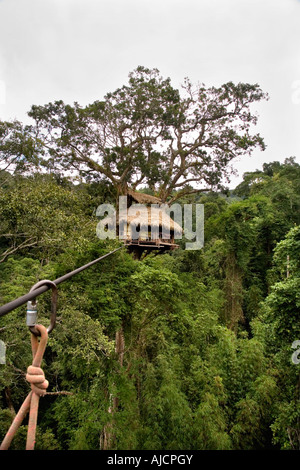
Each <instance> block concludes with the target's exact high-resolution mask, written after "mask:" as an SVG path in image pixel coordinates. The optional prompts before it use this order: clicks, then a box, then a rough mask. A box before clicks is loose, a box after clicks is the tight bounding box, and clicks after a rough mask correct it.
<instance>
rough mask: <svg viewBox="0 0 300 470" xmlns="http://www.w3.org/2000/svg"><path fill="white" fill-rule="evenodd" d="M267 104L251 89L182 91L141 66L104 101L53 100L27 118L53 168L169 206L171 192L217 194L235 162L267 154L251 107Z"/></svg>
mask: <svg viewBox="0 0 300 470" xmlns="http://www.w3.org/2000/svg"><path fill="white" fill-rule="evenodd" d="M266 98H267V95H266V94H265V93H263V91H262V90H261V89H260V87H259V86H258V85H257V84H255V85H250V84H247V83H239V84H237V85H235V84H234V83H232V82H228V83H225V84H224V85H222V86H220V87H218V88H217V87H205V86H204V85H203V84H197V85H193V84H192V83H191V81H190V80H189V79H188V78H187V79H185V81H184V84H183V85H182V88H181V90H178V89H175V88H174V87H173V86H172V84H171V80H170V79H169V78H167V79H164V78H163V77H162V76H161V75H160V73H159V71H158V70H157V69H152V70H151V69H147V68H145V67H138V68H137V69H136V70H134V71H133V72H131V73H130V74H129V81H128V84H127V85H124V86H122V87H121V88H119V89H117V90H116V91H114V92H110V93H107V94H106V96H105V97H104V99H103V100H102V101H95V102H94V103H92V104H90V105H88V106H85V107H82V106H80V105H79V104H78V103H74V105H73V106H71V105H69V104H65V103H64V102H63V101H55V102H54V103H49V104H47V105H44V106H36V105H35V106H32V108H31V110H30V112H29V113H28V114H29V116H30V117H31V118H33V119H34V121H35V125H34V126H32V129H31V132H32V135H34V136H35V138H36V139H38V140H37V141H38V142H39V143H40V144H41V145H42V146H43V156H44V163H45V164H46V165H47V166H48V167H50V168H54V169H63V170H72V169H73V170H74V171H77V172H78V173H79V174H80V175H82V176H84V177H89V178H99V176H101V177H104V178H105V179H107V180H108V181H109V182H110V183H111V184H112V185H113V187H114V188H115V191H116V194H117V195H118V194H124V193H126V188H127V187H128V186H130V187H132V188H133V189H135V188H136V187H138V185H140V184H143V185H146V186H147V187H149V188H150V189H152V190H153V191H154V192H155V193H156V194H157V195H158V196H159V197H160V198H161V199H162V200H163V201H166V200H171V199H172V193H173V191H176V193H177V194H176V198H178V197H180V196H182V195H183V194H185V193H191V192H194V191H195V190H198V191H199V190H204V189H205V190H207V189H208V188H209V189H212V188H218V187H219V186H220V185H221V183H222V181H223V179H224V178H226V177H228V176H229V174H230V171H231V169H230V165H229V164H230V162H231V161H232V160H233V159H234V158H235V157H239V156H243V155H246V154H250V153H251V151H252V150H253V149H254V148H256V147H259V148H260V149H264V148H265V145H264V141H263V139H262V137H261V136H260V135H259V134H253V133H252V131H253V129H252V128H253V126H254V125H255V124H256V122H257V117H256V115H255V114H253V113H252V112H251V109H250V108H251V105H252V104H253V103H255V102H259V101H260V100H262V99H266Z"/></svg>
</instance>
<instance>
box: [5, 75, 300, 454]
mask: <svg viewBox="0 0 300 470" xmlns="http://www.w3.org/2000/svg"><path fill="white" fill-rule="evenodd" d="M146 73H147V74H148V75H149V71H148V72H147V71H146ZM143 80H144V81H141V80H140V81H139V82H138V81H137V78H136V77H135V78H134V77H133V76H132V78H131V85H130V86H128V87H126V88H125V87H124V89H120V90H117V92H115V94H109V95H108V96H107V99H106V102H105V103H103V102H97V103H95V104H94V105H93V106H92V105H91V106H89V107H87V108H84V109H83V108H80V107H79V105H76V106H75V107H74V108H71V107H68V108H67V107H64V105H63V103H62V102H57V103H56V105H55V106H54V105H53V104H52V105H51V106H50V105H48V107H44V108H42V107H40V108H39V107H33V108H32V111H31V116H32V117H33V118H34V119H35V120H36V122H37V126H36V127H35V128H34V130H33V128H29V127H27V128H26V127H23V126H22V125H21V124H20V123H17V122H14V123H10V124H8V123H2V127H1V132H2V134H1V135H2V146H1V151H2V154H1V155H2V162H4V163H5V164H4V165H3V167H2V170H1V171H0V221H1V226H0V279H1V282H0V304H1V305H2V304H5V303H6V302H9V301H11V300H13V299H14V298H16V297H19V296H21V295H23V294H24V293H26V292H28V291H29V290H30V288H31V287H32V286H33V285H34V284H35V283H36V282H37V281H38V280H40V279H52V280H54V279H56V278H58V277H59V276H62V275H63V274H65V273H67V272H69V271H71V270H73V269H75V268H77V267H79V266H81V265H84V264H86V263H88V262H89V261H91V260H93V259H96V258H98V257H99V256H101V255H102V254H105V253H107V252H109V251H110V250H113V249H114V248H117V247H119V246H120V245H121V243H120V242H119V241H118V240H99V239H98V238H97V236H96V226H97V222H98V219H97V216H96V209H97V207H98V206H99V205H100V204H101V203H105V202H111V203H114V202H115V200H116V196H117V195H119V194H121V193H122V188H124V185H126V184H131V186H134V187H136V188H137V189H139V188H141V189H139V190H140V191H144V192H148V193H149V194H154V193H155V194H158V192H157V188H158V187H159V188H160V193H159V195H160V197H161V198H162V199H163V200H170V199H171V198H172V200H176V201H177V202H178V203H180V204H185V203H189V204H192V203H193V204H196V203H199V204H204V211H205V244H204V247H203V248H202V249H201V250H195V251H192V250H191V251H189V250H185V249H184V239H183V240H179V241H178V243H179V245H180V247H179V248H178V249H177V250H174V251H171V252H168V253H165V254H163V255H159V256H155V255H154V254H151V255H149V256H146V257H145V258H143V259H142V260H137V259H134V257H133V256H132V255H131V254H130V253H128V252H127V251H126V249H121V250H120V251H118V252H117V253H115V254H114V255H112V256H111V257H109V258H107V259H104V260H103V261H102V262H101V263H98V264H96V265H94V266H93V267H91V268H90V269H88V270H86V271H83V272H82V273H80V274H78V275H76V276H74V277H73V278H72V280H70V281H68V282H65V283H63V284H61V285H60V286H59V294H58V313H57V315H58V318H57V325H56V328H55V329H54V330H53V332H52V333H51V334H50V335H49V341H48V345H47V349H46V352H45V355H44V361H43V370H44V372H45V376H46V378H47V380H48V381H49V387H48V392H49V393H48V394H47V395H46V396H45V397H43V398H42V399H41V401H40V407H39V416H38V428H37V439H36V449H40V450H74V449H78V450H81V449H90V450H97V449H116V450H118V449H119V450H127V449H128V450H146V449H156V450H160V449H161V450H166V449H168V450H172V449H174V450H181V449H186V450H192V449H196V450H221V449H226V450H227V449H233V450H249V449H282V450H285V449H299V448H300V401H299V399H300V379H299V360H298V357H297V355H296V356H295V350H293V348H292V345H293V343H294V342H295V341H296V340H300V322H299V313H300V165H299V164H298V163H296V161H295V158H292V157H290V158H286V160H285V161H284V163H279V162H272V163H266V164H264V165H263V169H262V170H257V171H255V172H248V173H245V174H244V176H243V181H242V183H240V184H239V185H238V186H237V187H236V188H235V189H234V190H228V189H227V190H226V189H224V188H222V187H221V184H220V181H221V177H223V176H224V172H225V168H227V166H228V163H229V162H230V161H231V159H232V158H233V157H234V156H235V155H236V154H239V151H241V155H242V153H243V152H244V151H245V150H247V149H248V148H249V149H251V148H252V147H254V146H257V145H259V146H261V147H263V141H262V139H261V138H260V137H259V136H252V137H251V136H250V135H249V133H248V132H247V136H246V137H245V135H246V134H243V135H241V134H238V132H237V131H236V132H235V131H234V130H233V128H230V123H231V122H233V119H234V116H233V114H234V111H232V108H231V111H230V112H228V111H226V112H225V111H224V110H225V108H226V104H225V100H227V101H228V103H229V104H230V105H232V102H233V100H232V96H233V95H234V97H235V100H236V101H235V102H236V103H238V102H239V103H241V100H242V96H244V97H246V98H245V101H247V102H249V101H250V98H249V96H250V94H251V96H252V99H253V100H259V99H261V98H262V95H261V93H259V92H258V89H257V87H253V88H250V86H249V85H248V86H246V85H244V86H243V87H242V86H240V88H238V89H237V88H234V86H233V84H230V85H227V87H225V88H222V90H221V89H219V90H216V89H214V90H211V91H210V92H211V93H212V95H211V97H209V92H206V96H205V99H204V97H203V96H204V94H205V93H204V89H202V95H201V96H202V98H201V103H204V101H205V100H206V104H207V102H208V101H209V103H210V104H209V106H211V108H210V109H211V114H210V116H206V117H207V120H206V123H204V120H203V114H202V115H201V116H202V118H201V119H200V118H199V119H198V115H197V113H196V111H195V109H196V107H195V102H193V103H192V100H191V99H190V101H188V99H186V100H185V101H180V100H179V97H178V95H177V94H176V93H175V92H174V90H173V89H172V88H171V86H170V83H169V82H167V81H165V82H162V81H160V82H159V85H160V87H161V88H159V87H158V86H157V83H156V82H155V80H158V79H157V77H156V78H155V79H154V78H153V76H152V75H151V79H149V80H148V81H147V84H150V85H151V87H152V88H147V93H148V95H149V96H150V95H151V93H152V95H151V96H150V98H151V103H152V104H153V103H154V102H155V107H154V108H153V109H151V108H150V107H147V106H146V104H145V103H146V98H145V95H143V96H142V92H141V83H142V85H143V86H144V84H145V83H146V82H145V78H144V79H143ZM153 80H154V81H153ZM154 85H155V87H154ZM133 87H135V95H134V94H133V93H132V89H133ZM158 90H160V93H158ZM138 92H139V93H140V94H138ZM187 92H188V94H189V97H191V96H192V93H191V85H190V84H187ZM153 93H154V95H155V96H153ZM125 94H126V96H125ZM137 95H138V96H142V98H143V100H142V101H141V102H142V103H143V106H142V107H141V105H140V104H139V106H140V107H139V108H138V109H139V113H141V114H140V115H138V117H137V110H136V109H135V110H134V112H133V111H132V113H133V114H132V115H131V116H129V111H128V109H130V110H131V109H132V108H130V106H128V103H129V101H128V100H129V99H132V97H133V96H137ZM148 95H147V96H148ZM216 95H218V103H221V104H220V106H219V107H218V106H217V105H216ZM149 96H148V97H149ZM124 97H125V98H126V100H127V101H126V106H125V101H122V102H121V99H122V100H125V98H124ZM128 97H129V98H128ZM150 98H149V100H150ZM154 98H155V100H156V101H155V100H154ZM163 99H164V100H165V99H167V100H168V103H169V105H170V103H171V107H170V106H169V105H168V106H169V107H167V106H165V107H164V104H163V103H162V100H163ZM238 100H240V101H238ZM191 103H192V104H193V106H194V107H195V109H194V108H193V113H194V114H193V116H194V118H193V119H192V117H191V114H190V110H189V111H188V112H187V114H186V116H188V117H186V116H185V118H186V119H185V120H184V114H183V111H182V110H184V112H186V110H187V104H191ZM213 103H214V104H213ZM106 106H107V107H108V108H109V110H108V111H107V109H106ZM153 106H154V105H153ZM209 106H208V107H207V109H209ZM236 106H238V105H236ZM212 107H213V108H212ZM145 109H146V110H147V113H144V114H143V112H142V111H141V110H145ZM158 109H159V110H163V111H161V113H160V114H159V113H158V112H157V110H158ZM170 109H171V111H172V112H171V111H170ZM101 113H103V116H104V115H105V116H106V119H107V120H108V117H107V116H108V113H110V115H109V119H110V120H111V122H113V123H114V126H113V125H112V126H111V128H109V126H108V124H107V122H106V123H105V129H106V130H107V133H108V131H110V132H111V141H112V142H113V131H112V128H113V129H115V132H116V135H118V136H119V137H120V142H121V144H122V143H124V141H125V137H124V134H123V135H122V132H123V131H124V132H129V123H128V122H127V124H126V119H127V121H129V119H131V122H132V123H133V127H132V128H134V129H135V131H136V133H135V138H134V139H132V140H131V142H130V143H128V141H127V142H125V144H124V146H123V147H122V145H117V144H116V142H113V144H112V145H111V146H110V148H109V151H108V150H107V148H108V147H109V146H108V144H107V142H106V147H105V151H106V153H105V156H106V160H105V159H103V162H104V163H103V162H102V165H100V163H99V162H98V163H95V162H94V161H93V160H92V159H91V155H92V154H93V153H94V152H95V149H94V147H93V145H94V143H93V142H94V140H93V136H92V129H93V126H94V124H95V120H96V119H99V120H101V119H103V116H102V114H101ZM126 113H127V114H126ZM134 113H135V114H134ZM172 113H173V114H172ZM236 113H237V114H239V117H241V113H242V122H243V126H244V127H243V129H242V130H243V131H244V130H245V129H246V125H247V119H248V121H249V123H250V121H251V122H252V121H253V119H252V118H251V116H250V114H249V113H248V111H247V110H246V111H245V105H243V106H240V109H238V110H237V108H236ZM121 114H122V115H124V116H125V118H124V119H123V121H122V120H121V118H120V115H121ZM200 114H201V113H200V112H199V116H200ZM91 115H92V116H93V122H92V123H91V122H87V121H88V119H90V116H91ZM195 116H196V117H195ZM197 119H198V121H197ZM153 120H155V123H154V122H153ZM192 120H193V122H192ZM213 120H215V121H216V123H217V125H216V126H215V128H214V129H213V127H212V126H213V124H212V122H213ZM46 121H47V122H46ZM150 121H151V122H150ZM196 121H197V122H196ZM124 122H125V124H124ZM137 122H139V126H138V125H137ZM62 123H63V124H64V125H65V126H66V125H68V126H69V127H68V132H67V131H66V132H65V133H64V134H63V133H62V134H61V137H60V141H59V142H58V141H57V136H56V135H55V132H56V128H57V127H58V124H60V125H62ZM66 123H67V124H66ZM159 123H163V125H162V126H161V128H160V131H159V132H158V131H157V133H156V134H155V132H156V131H155V129H158V126H159ZM154 124H155V125H154ZM142 125H143V129H142ZM184 125H186V126H187V127H186V128H185V130H183V126H184ZM205 125H207V128H208V130H209V137H207V139H206V148H208V147H209V148H210V149H213V150H214V152H215V153H214V155H212V154H210V156H209V154H208V153H207V152H204V151H203V148H204V140H202V141H201V142H200V140H199V136H200V135H201V137H203V134H204V129H205ZM117 126H118V127H117ZM171 126H173V129H176V130H177V131H176V132H175V133H174V134H173V135H171V132H170V127H171ZM197 126H198V127H199V129H198V131H199V134H198V137H195V139H194V141H193V143H191V141H190V140H189V139H188V138H187V139H186V140H184V138H185V137H187V130H191V129H192V131H193V132H195V131H196V130H197ZM137 128H138V129H137ZM41 129H42V133H40V134H39V135H38V132H37V131H40V130H41ZM65 129H66V127H65ZM103 129H104V127H103ZM178 129H180V130H181V131H180V132H179V130H178ZM131 130H132V129H131ZM240 130H241V128H240ZM34 131H35V134H34ZM100 134H101V133H100V132H99V135H98V137H99V136H100V137H101V135H104V134H101V135H100ZM154 134H155V135H154ZM4 135H5V137H6V140H5V139H4V137H3V136H4ZM128 135H129V134H127V135H126V137H128ZM174 135H176V136H177V144H178V149H177V150H178V154H177V156H176V158H177V157H178V155H180V158H181V164H180V165H178V166H177V167H176V165H175V162H176V158H175V157H174V159H173V162H172V165H171V164H170V160H172V155H175V153H172V152H171V151H170V149H171V150H172V151H173V150H174V148H175V143H174V142H175V139H174ZM20 136H21V137H22V138H21V137H20ZM33 136H34V138H33ZM84 136H86V138H85V139H84ZM149 136H150V137H149ZM158 136H159V138H161V139H162V140H163V141H164V143H167V144H168V145H169V146H167V145H166V146H165V151H164V152H165V153H163V152H161V153H159V152H158V151H157V150H156V151H154V150H153V146H152V147H151V150H149V149H150V147H149V145H150V143H149V142H150V140H151V139H150V138H153V141H155V142H156V143H157V139H158ZM100 137H99V139H100ZM146 137H147V138H146ZM179 137H181V138H182V139H181V140H180V141H179ZM89 138H90V140H89ZM20 139H21V140H22V151H21V150H20ZM55 139H56V142H54V140H55ZM222 139H223V140H222ZM216 142H217V143H218V145H219V147H216V145H217V144H216ZM198 144H199V145H198ZM214 146H215V147H214ZM92 147H93V148H92ZM99 148H100V144H99ZM182 149H185V150H186V151H185V153H184V152H183V150H182ZM187 149H188V150H187ZM183 154H184V155H185V157H186V159H185V160H184V161H185V163H187V165H186V167H185V170H184V171H182V168H183V166H182V165H183V163H182V162H183V157H182V155H183ZM224 154H226V155H227V157H226V158H225V157H224ZM132 155H134V158H132ZM145 155H146V156H147V158H146V157H145ZM190 156H193V158H194V159H192V158H191V159H190V160H189V157H190ZM168 158H169V159H168ZM80 159H81V160H80ZM200 159H202V165H200V164H199V161H200ZM124 162H127V163H128V162H130V165H129V166H128V167H126V166H125V164H124ZM166 162H167V163H166ZM195 162H198V163H197V165H198V166H197V165H196V164H195ZM72 164H73V166H74V168H76V169H77V170H78V174H79V175H80V176H79V177H78V179H77V181H75V180H74V178H72V177H71V176H70V174H67V173H66V172H67V171H68V169H70V168H71V166H72ZM82 164H85V165H86V166H85V168H84V169H82V166H80V165H82ZM9 165H12V167H13V171H10V169H11V167H9ZM93 171H94V172H96V173H97V175H96V176H93V175H92V172H93ZM99 173H100V174H101V176H99ZM191 174H192V176H191ZM124 175H125V176H124ZM181 177H183V178H185V181H184V183H182V184H181V185H179V183H178V182H179V181H181V180H180V178H181ZM122 178H123V179H122ZM191 180H194V181H196V182H197V181H203V180H204V181H205V182H206V183H207V184H208V187H205V188H204V189H203V190H201V191H195V190H194V189H193V187H191V186H190V182H192V181H191ZM140 184H142V186H139V185H140ZM49 311H50V294H49V293H45V294H43V295H42V296H40V297H39V301H38V316H39V321H40V322H41V323H42V324H44V325H47V324H48V323H49ZM25 313H26V307H25V306H23V307H20V308H18V309H16V310H14V311H13V312H10V313H9V314H8V315H7V316H4V317H2V318H1V319H0V339H1V341H2V342H3V343H4V344H5V345H6V360H5V364H1V365H0V389H1V397H0V406H1V409H0V440H2V439H3V437H4V435H5V433H6V431H7V429H8V428H9V426H10V424H11V421H12V419H13V417H14V415H15V413H16V412H17V411H18V409H19V407H20V405H21V403H22V402H23V400H24V398H25V396H26V394H27V393H28V390H29V386H28V383H27V382H26V380H25V373H26V369H27V367H28V365H29V364H31V361H32V357H31V346H30V333H29V331H28V327H27V326H26V322H25ZM120 330H121V331H122V335H123V338H124V348H123V349H122V351H121V353H120V351H119V350H118V348H116V335H117V334H118V332H119V331H120ZM293 353H294V358H295V357H296V360H295V359H294V360H292V355H293ZM26 433H27V424H26V421H24V423H23V425H22V426H21V427H20V429H19V431H18V433H17V436H16V437H15V439H14V441H13V443H12V446H11V448H12V449H24V447H25V440H26Z"/></svg>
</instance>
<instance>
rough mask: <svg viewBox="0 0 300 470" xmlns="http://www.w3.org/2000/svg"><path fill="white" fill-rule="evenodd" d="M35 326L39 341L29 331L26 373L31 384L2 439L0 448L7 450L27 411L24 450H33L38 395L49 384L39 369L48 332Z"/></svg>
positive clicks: (43, 393) (44, 392)
mask: <svg viewBox="0 0 300 470" xmlns="http://www.w3.org/2000/svg"><path fill="white" fill-rule="evenodd" d="M35 328H36V329H37V330H38V331H39V333H40V341H39V340H38V337H37V336H36V335H35V334H33V333H31V347H32V356H33V361H32V365H31V366H29V367H28V369H27V374H26V380H27V381H28V382H29V383H30V385H31V392H30V393H29V394H28V395H27V397H26V399H25V400H24V402H23V404H22V406H21V408H20V410H19V411H18V413H17V415H16V416H15V418H14V420H13V422H12V424H11V426H10V428H9V430H8V432H7V434H6V436H5V438H4V439H3V442H2V444H1V446H0V450H7V449H8V448H9V446H10V444H11V441H12V440H13V438H14V436H15V434H16V432H17V430H18V428H19V426H20V425H21V424H22V421H23V419H24V418H25V416H26V415H27V413H28V411H29V421H28V431H27V442H26V450H34V445H35V434H36V425H37V416H38V407H39V400H40V397H42V396H44V395H45V394H46V389H47V387H48V385H49V383H48V380H46V379H45V375H44V372H43V370H42V369H41V363H42V360H43V356H44V352H45V349H46V345H47V341H48V332H47V329H46V328H45V327H44V326H43V325H35Z"/></svg>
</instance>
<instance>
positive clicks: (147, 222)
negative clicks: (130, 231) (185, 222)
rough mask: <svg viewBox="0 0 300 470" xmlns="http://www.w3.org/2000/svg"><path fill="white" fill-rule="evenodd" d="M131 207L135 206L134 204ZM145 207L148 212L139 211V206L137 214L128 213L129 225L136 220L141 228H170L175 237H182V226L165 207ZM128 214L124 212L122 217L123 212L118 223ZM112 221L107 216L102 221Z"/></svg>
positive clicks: (135, 223)
mask: <svg viewBox="0 0 300 470" xmlns="http://www.w3.org/2000/svg"><path fill="white" fill-rule="evenodd" d="M131 207H132V208H134V205H133V206H131ZM145 209H147V214H146V213H145V211H144V212H143V211H139V209H138V208H137V211H136V213H135V214H133V215H128V214H126V215H127V226H129V225H130V224H131V223H132V222H134V225H135V226H137V225H140V227H141V230H143V229H144V230H148V227H149V226H151V227H153V228H162V229H164V230H166V231H167V232H168V231H169V230H170V231H171V232H174V236H175V238H176V237H181V235H182V232H183V230H182V227H181V226H180V225H179V224H178V223H177V222H175V221H174V220H173V219H171V217H170V216H169V215H168V214H167V213H166V212H165V211H164V210H163V209H159V208H156V207H145ZM126 215H125V214H124V217H122V214H121V216H120V217H117V225H119V222H124V221H125V220H126ZM111 221H112V220H111V218H110V217H105V218H104V219H103V220H102V223H103V224H109V223H111Z"/></svg>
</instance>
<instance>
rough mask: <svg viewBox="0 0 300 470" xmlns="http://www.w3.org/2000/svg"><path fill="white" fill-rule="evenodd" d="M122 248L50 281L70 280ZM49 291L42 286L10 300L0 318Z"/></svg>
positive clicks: (2, 308)
mask: <svg viewBox="0 0 300 470" xmlns="http://www.w3.org/2000/svg"><path fill="white" fill-rule="evenodd" d="M121 248H123V246H120V247H119V248H116V249H115V250H113V251H110V252H109V253H106V254H105V255H103V256H100V258H97V259H95V260H93V261H91V262H90V263H87V264H85V265H84V266H81V267H80V268H77V269H75V270H74V271H71V272H70V273H67V274H65V275H64V276H61V277H59V278H58V279H55V281H52V282H53V284H55V285H58V284H60V283H61V282H64V281H67V280H68V279H70V277H72V276H74V275H75V274H78V273H80V272H81V271H84V270H85V269H87V268H89V267H91V266H93V265H94V264H96V263H98V262H99V261H101V260H103V259H105V258H107V257H108V256H110V255H112V254H113V253H116V252H117V251H119V250H121ZM49 289H51V286H50V285H45V284H44V285H43V286H41V287H38V288H36V289H34V290H33V291H30V292H28V294H25V295H22V296H21V297H18V298H17V299H15V300H12V301H11V302H8V303H7V304H5V305H3V306H2V307H0V317H2V316H4V315H6V314H7V313H9V312H11V311H12V310H14V309H15V308H18V307H20V306H21V305H23V304H25V303H26V302H28V301H29V300H32V299H35V298H36V297H38V296H39V295H41V294H43V293H44V292H46V291H47V290H49Z"/></svg>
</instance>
